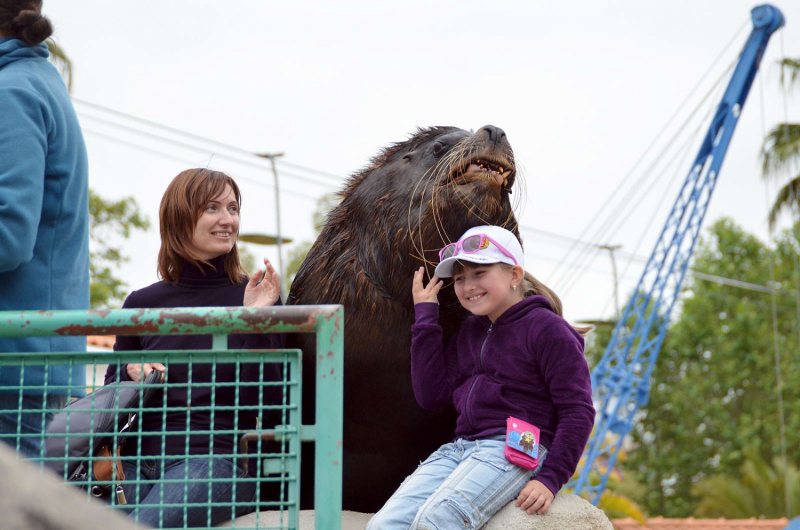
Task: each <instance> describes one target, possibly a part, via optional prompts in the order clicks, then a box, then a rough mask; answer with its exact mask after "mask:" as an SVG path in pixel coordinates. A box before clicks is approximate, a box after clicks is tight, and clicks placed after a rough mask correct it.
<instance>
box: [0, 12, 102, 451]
mask: <svg viewBox="0 0 800 530" xmlns="http://www.w3.org/2000/svg"><path fill="white" fill-rule="evenodd" d="M52 32H53V27H52V25H51V23H50V21H49V20H48V19H47V17H44V16H43V15H42V13H41V1H35V0H0V311H11V310H13V311H40V310H53V309H88V308H89V170H88V158H87V155H86V146H85V144H84V140H83V135H82V133H81V128H80V125H79V124H78V118H77V116H76V114H75V110H74V109H73V107H72V103H71V102H70V98H69V94H68V93H67V89H66V87H65V86H64V82H63V80H62V79H61V76H60V75H59V73H58V70H56V68H55V67H54V66H53V65H52V64H50V63H49V62H48V60H47V58H48V56H49V53H48V51H47V46H46V45H45V44H43V41H44V40H45V39H47V38H48V37H49V36H50V35H51V34H52ZM85 350H86V338H85V337H26V338H17V339H8V338H6V339H1V338H0V355H2V353H3V352H65V351H71V352H76V351H85ZM85 386H86V369H85V367H84V366H72V367H69V366H56V365H52V364H51V365H49V366H46V367H45V366H42V365H33V364H31V365H27V366H25V367H24V370H20V367H19V366H0V439H1V440H3V441H4V442H6V443H7V444H9V445H11V446H13V447H15V448H16V449H17V450H18V451H20V452H21V453H22V454H24V455H26V456H29V457H39V456H43V454H42V453H43V450H44V449H43V447H42V446H43V444H42V443H41V442H42V437H41V436H30V435H31V434H33V435H35V434H37V433H39V434H41V433H43V431H45V430H46V428H47V423H48V422H49V420H50V419H52V412H51V411H52V410H54V409H58V408H61V407H63V406H64V404H65V403H66V401H67V399H68V396H69V394H72V395H75V396H80V395H83V394H84V393H85ZM20 404H21V407H20ZM43 411H47V412H45V413H44V414H43ZM18 434H22V435H23V436H19V435H18ZM25 435H28V436H25Z"/></svg>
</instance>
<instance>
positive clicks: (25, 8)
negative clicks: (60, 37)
mask: <svg viewBox="0 0 800 530" xmlns="http://www.w3.org/2000/svg"><path fill="white" fill-rule="evenodd" d="M0 31H1V32H3V33H4V34H6V35H7V36H9V37H14V38H15V39H19V40H21V41H22V42H24V43H25V44H27V45H28V46H38V45H39V44H41V43H42V42H44V41H45V39H47V38H48V37H49V36H50V35H52V34H53V25H52V24H51V23H50V20H49V19H48V18H47V17H45V16H44V15H42V0H0Z"/></svg>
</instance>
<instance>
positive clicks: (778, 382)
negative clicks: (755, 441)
mask: <svg viewBox="0 0 800 530" xmlns="http://www.w3.org/2000/svg"><path fill="white" fill-rule="evenodd" d="M781 56H783V32H782V31H781ZM758 82H759V95H760V97H759V100H760V103H761V136H762V137H763V138H766V137H767V127H766V123H765V110H764V77H763V76H762V75H759V76H758ZM781 85H784V83H783V82H781ZM785 99H786V94H785V92H784V108H785V106H786V101H785ZM787 140H788V138H787ZM763 150H764V148H763V147H762V155H763V154H765V153H764V151H763ZM764 200H765V204H766V209H767V215H769V210H770V197H769V181H768V180H766V179H765V181H764ZM792 228H793V229H794V227H792ZM773 240H774V227H773V226H772V225H769V239H768V241H767V248H769V247H770V245H772V244H773ZM777 253H778V245H777V242H775V248H774V250H773V251H772V252H770V254H771V258H770V260H769V279H770V284H772V286H773V288H774V287H775V286H776V278H775V259H776V254H777ZM770 300H771V303H770V306H771V309H772V342H773V349H774V358H775V393H776V395H777V401H778V425H779V432H780V443H781V458H782V459H783V464H784V470H783V482H784V506H785V514H786V518H787V519H788V518H789V517H790V512H789V503H790V498H789V475H788V467H789V462H788V460H787V459H786V424H785V419H784V409H783V377H782V374H781V348H780V337H779V332H778V307H777V306H778V301H777V295H776V294H775V293H773V294H772V295H771V296H770Z"/></svg>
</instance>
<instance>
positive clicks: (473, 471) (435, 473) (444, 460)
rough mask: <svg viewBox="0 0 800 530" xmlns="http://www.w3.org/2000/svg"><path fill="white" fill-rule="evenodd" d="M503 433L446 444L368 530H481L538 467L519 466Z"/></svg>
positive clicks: (403, 486)
mask: <svg viewBox="0 0 800 530" xmlns="http://www.w3.org/2000/svg"><path fill="white" fill-rule="evenodd" d="M504 447H505V437H504V436H502V437H500V436H495V437H491V438H484V439H482V440H474V441H470V440H462V439H460V438H459V439H458V440H456V441H455V442H452V443H449V444H445V445H443V446H441V447H440V448H439V449H438V450H437V451H435V452H434V453H433V454H432V455H431V456H429V457H428V459H427V460H425V461H424V462H423V463H422V464H420V466H419V467H418V468H417V470H416V471H414V473H413V474H412V475H410V476H409V477H408V478H406V479H405V480H404V481H403V483H402V484H401V485H400V488H398V490H397V491H396V492H394V495H392V497H391V498H390V499H389V500H388V501H387V502H386V505H385V506H384V507H383V508H381V510H380V511H379V512H378V513H376V514H375V516H374V517H373V518H372V519H371V520H370V522H369V523H368V524H367V529H366V530H400V529H402V530H409V529H414V530H449V529H463V528H468V529H472V530H477V529H478V528H480V527H482V526H483V525H484V524H486V522H487V521H488V520H489V518H490V517H491V516H492V515H494V514H495V513H496V512H497V511H498V510H499V509H500V508H502V507H503V506H505V505H506V504H508V503H509V502H510V501H511V500H513V499H515V498H516V497H517V495H519V492H520V491H522V488H523V487H525V484H527V483H528V481H529V480H531V479H532V478H533V477H535V476H536V475H537V474H538V473H539V470H540V469H541V466H542V461H543V460H544V458H545V456H546V455H547V449H545V448H544V447H542V446H539V447H540V449H539V467H538V468H537V469H536V471H531V470H529V469H525V468H522V467H519V466H516V465H514V464H512V463H510V462H509V461H508V460H506V457H505V455H504Z"/></svg>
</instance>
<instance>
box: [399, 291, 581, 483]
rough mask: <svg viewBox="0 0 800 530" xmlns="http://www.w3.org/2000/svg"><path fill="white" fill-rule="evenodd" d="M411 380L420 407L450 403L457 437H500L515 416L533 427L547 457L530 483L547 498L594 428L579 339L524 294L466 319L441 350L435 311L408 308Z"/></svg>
mask: <svg viewBox="0 0 800 530" xmlns="http://www.w3.org/2000/svg"><path fill="white" fill-rule="evenodd" d="M414 311H415V313H416V322H415V323H414V325H413V326H411V333H412V339H411V378H412V381H413V384H414V395H415V397H416V399H417V402H418V403H419V405H420V406H421V407H422V408H425V409H431V410H433V409H440V408H442V407H445V406H447V405H449V404H451V403H452V404H453V405H454V406H455V408H456V410H457V411H458V420H457V423H456V432H455V434H456V437H457V438H465V439H471V440H472V439H476V438H484V437H486V436H492V435H496V434H501V433H505V430H506V419H507V418H508V417H509V416H514V417H517V418H520V419H522V420H525V421H527V422H529V423H532V424H533V425H535V426H537V427H539V429H540V430H541V443H542V445H544V446H545V447H547V448H548V450H549V452H548V454H547V459H546V460H545V462H544V464H543V466H542V470H541V471H540V473H539V475H538V476H537V477H536V480H538V481H540V482H541V483H543V484H544V485H545V486H547V487H548V488H549V489H550V491H552V492H553V495H555V494H556V493H558V490H560V489H561V487H562V486H563V485H564V484H565V483H566V482H567V481H568V480H569V479H570V477H571V476H572V474H573V473H574V472H575V469H576V468H577V466H578V461H579V459H580V457H581V454H583V449H584V447H586V441H587V440H588V439H589V434H590V433H591V431H592V426H593V425H594V416H595V412H594V407H593V405H592V384H591V378H590V376H589V367H588V365H587V364H586V359H585V357H584V355H583V338H582V337H581V336H580V334H578V333H577V332H576V331H575V330H574V329H573V328H572V326H570V325H569V324H568V323H567V322H566V321H565V320H564V319H563V318H561V317H560V316H558V315H556V314H555V313H554V312H553V309H552V307H551V305H550V303H549V302H548V301H547V299H546V298H545V297H543V296H531V297H529V298H526V299H524V300H522V301H521V302H519V303H518V304H516V305H514V306H512V307H511V308H509V309H508V310H507V311H506V312H505V313H503V314H502V315H501V316H500V318H498V319H497V321H496V322H494V323H492V322H491V321H490V320H489V318H488V317H486V316H471V317H469V318H467V319H466V320H465V321H464V323H463V324H461V327H460V328H459V330H458V332H457V333H456V334H455V335H454V336H453V338H452V339H451V340H450V343H449V345H448V347H447V350H446V351H444V352H442V328H441V327H440V326H439V322H438V320H439V306H438V305H437V304H434V303H422V304H417V305H415V306H414Z"/></svg>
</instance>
